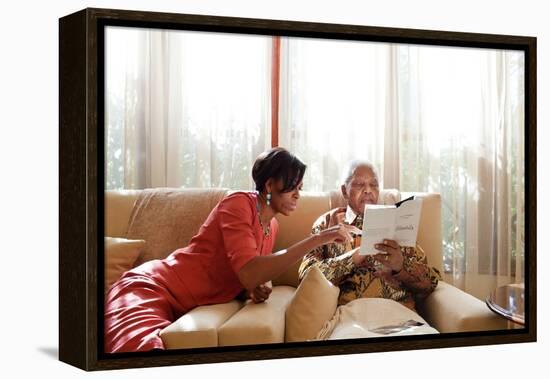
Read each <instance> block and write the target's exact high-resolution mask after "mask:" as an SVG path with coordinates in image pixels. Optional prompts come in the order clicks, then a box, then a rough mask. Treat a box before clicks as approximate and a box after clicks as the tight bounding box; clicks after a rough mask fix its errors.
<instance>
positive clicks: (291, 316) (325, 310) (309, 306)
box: [285, 266, 340, 342]
mask: <svg viewBox="0 0 550 379" xmlns="http://www.w3.org/2000/svg"><path fill="white" fill-rule="evenodd" d="M339 294H340V289H339V288H338V287H336V286H334V285H333V284H332V283H331V282H329V281H328V280H327V279H326V278H325V276H324V275H323V273H322V272H321V270H319V268H318V267H316V266H312V267H311V268H310V269H309V270H308V272H307V273H306V276H305V277H304V279H303V280H302V282H301V283H300V285H299V286H298V288H297V289H296V292H295V293H294V297H293V298H292V300H291V302H290V304H289V305H288V307H287V309H286V314H285V341H286V342H297V341H307V340H312V339H315V337H316V336H317V334H318V333H319V331H320V330H321V328H323V326H324V324H325V323H326V322H327V321H328V320H330V319H331V318H332V316H333V315H334V312H335V311H336V307H337V305H338V295H339Z"/></svg>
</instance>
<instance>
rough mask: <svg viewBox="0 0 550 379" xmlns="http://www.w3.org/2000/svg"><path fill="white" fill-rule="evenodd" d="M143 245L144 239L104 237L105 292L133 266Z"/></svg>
mask: <svg viewBox="0 0 550 379" xmlns="http://www.w3.org/2000/svg"><path fill="white" fill-rule="evenodd" d="M144 247H145V241H144V240H129V239H126V238H113V237H105V292H107V290H108V289H109V288H110V287H111V286H112V285H113V283H114V282H116V281H117V280H118V279H119V278H120V277H121V275H122V274H123V273H124V272H126V271H128V270H130V269H131V268H133V267H134V264H135V262H136V261H137V259H138V258H139V256H140V254H141V252H142V251H143V248H144Z"/></svg>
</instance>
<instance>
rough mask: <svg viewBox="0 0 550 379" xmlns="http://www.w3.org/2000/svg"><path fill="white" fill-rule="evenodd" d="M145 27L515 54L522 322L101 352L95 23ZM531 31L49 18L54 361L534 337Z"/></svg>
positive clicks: (145, 17)
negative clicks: (55, 146)
mask: <svg viewBox="0 0 550 379" xmlns="http://www.w3.org/2000/svg"><path fill="white" fill-rule="evenodd" d="M110 25H113V26H128V27H150V28H162V29H178V30H179V29H183V30H193V31H211V32H222V33H241V34H262V35H281V36H296V37H315V38H327V39H343V40H358V41H378V42H394V43H414V44H422V45H441V46H458V47H479V48H494V49H510V50H521V51H523V52H524V53H525V89H524V90H525V91H524V92H525V261H526V264H525V286H526V287H525V288H526V291H525V311H526V317H525V328H523V329H516V330H514V329H512V330H500V331H487V332H472V333H453V334H441V335H429V336H409V337H401V338H400V337H389V338H388V337H387V338H382V339H370V340H368V341H366V340H363V339H358V340H343V341H320V342H315V343H310V342H308V343H305V342H304V343H283V344H269V345H255V346H234V347H219V348H201V349H186V350H177V351H166V352H150V353H124V354H114V355H109V354H104V353H103V352H102V333H101V331H102V312H101V310H102V307H103V306H102V301H103V287H102V283H103V270H100V269H99V268H101V267H103V266H102V264H103V260H102V259H103V258H102V257H103V254H102V252H103V237H104V232H103V231H104V220H103V217H104V211H103V209H104V184H103V183H104V170H103V167H104V155H103V153H104V146H103V141H104V130H103V120H104V109H103V107H104V105H103V100H104V93H103V91H104V86H103V75H104V72H103V69H104V67H103V64H102V62H103V59H104V51H103V46H104V28H105V26H110ZM536 49H537V41H536V38H534V37H524V36H508V35H490V34H476V33H459V32H447V31H433V30H416V29H399V28H387V27H370V26H359V25H338V24H322V23H311V22H296V21H281V20H267V19H246V18H234V17H218V16H203V15H187V14H174V13H158V12H142V11H127V10H114V9H94V8H87V9H84V10H81V11H79V12H77V13H73V14H71V15H68V16H65V17H63V18H61V19H60V20H59V94H60V95H59V96H60V98H59V131H60V134H59V142H60V144H59V146H60V147H59V169H60V178H59V212H60V225H59V246H60V250H59V359H60V360H61V361H63V362H66V363H69V364H71V365H74V366H76V367H79V368H82V369H84V370H105V369H118V368H136V367H150V366H166V365H181V364H197V363H210V362H229V361H243V360H256V359H274V358H290V357H304V356H320V355H337V354H351V353H366V352H381V351H397V350H410V349H431V348H442V347H458V346H475V345H488V344H503V343H520V342H533V341H536V338H537V331H536V321H537V320H536V319H537V313H536V309H537V307H536V282H537V281H536V187H537V183H536V181H537V178H536V95H537V90H536V71H537V67H536Z"/></svg>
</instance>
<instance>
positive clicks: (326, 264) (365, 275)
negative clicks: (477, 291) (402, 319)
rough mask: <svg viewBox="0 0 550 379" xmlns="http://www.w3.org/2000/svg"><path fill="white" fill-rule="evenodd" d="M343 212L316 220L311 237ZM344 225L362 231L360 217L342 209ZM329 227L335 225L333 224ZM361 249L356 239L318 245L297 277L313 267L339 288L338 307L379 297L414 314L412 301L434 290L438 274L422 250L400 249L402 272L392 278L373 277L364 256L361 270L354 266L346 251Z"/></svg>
mask: <svg viewBox="0 0 550 379" xmlns="http://www.w3.org/2000/svg"><path fill="white" fill-rule="evenodd" d="M343 210H344V208H336V209H333V210H331V211H329V212H327V213H325V214H323V215H322V216H320V217H319V218H318V219H317V220H316V221H315V223H314V224H313V227H312V233H313V234H318V233H320V232H321V231H322V230H324V229H327V228H328V227H329V225H331V218H333V219H335V218H336V214H337V213H338V212H342V211H343ZM345 222H346V223H349V224H351V225H354V226H356V227H357V228H359V229H362V228H363V218H362V216H356V215H355V213H353V211H352V210H351V208H350V207H347V209H346V220H345ZM333 224H334V225H335V224H338V222H335V221H334V220H333ZM359 246H361V239H360V237H357V238H355V239H354V240H353V241H352V242H351V243H347V244H338V243H331V244H327V245H322V246H319V247H317V248H316V249H314V250H312V251H310V252H309V253H308V254H307V255H306V256H304V259H303V261H302V264H301V265H300V269H299V274H300V280H302V279H303V278H304V276H305V274H306V272H307V271H308V269H309V268H310V267H312V266H314V265H316V266H317V267H319V269H320V270H321V272H323V274H324V275H325V277H326V278H327V279H328V280H329V281H331V282H332V283H333V284H334V285H337V286H338V287H339V288H340V296H339V298H338V304H339V305H343V304H346V303H348V302H350V301H352V300H354V299H358V298H361V297H382V298H386V299H392V300H395V301H398V302H400V303H401V304H403V305H405V306H406V307H408V308H410V309H412V310H415V311H416V309H415V299H416V300H420V299H422V298H424V297H426V296H428V295H429V294H430V293H431V292H432V291H433V290H434V289H435V287H436V286H437V283H438V281H439V280H440V279H441V274H440V273H439V271H438V270H437V269H435V268H432V267H429V266H428V264H427V259H426V256H425V254H424V251H423V250H422V248H421V247H420V246H419V245H417V246H416V248H414V247H404V246H402V247H401V253H402V254H403V269H402V270H401V271H400V272H399V273H397V274H395V275H392V274H391V272H386V273H381V274H380V275H379V276H377V275H375V274H374V273H375V271H376V267H375V266H376V265H377V262H376V261H375V260H374V259H373V257H372V256H370V255H369V256H366V258H365V261H364V263H363V264H361V266H355V264H354V263H353V261H352V257H351V255H350V254H346V252H349V251H350V250H352V249H354V248H356V247H359Z"/></svg>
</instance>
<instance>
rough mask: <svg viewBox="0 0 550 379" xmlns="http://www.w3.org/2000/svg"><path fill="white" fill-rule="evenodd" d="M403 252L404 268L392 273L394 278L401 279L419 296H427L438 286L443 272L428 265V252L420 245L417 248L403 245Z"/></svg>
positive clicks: (404, 284) (405, 285)
mask: <svg viewBox="0 0 550 379" xmlns="http://www.w3.org/2000/svg"><path fill="white" fill-rule="evenodd" d="M401 253H402V254H403V269H402V270H401V271H400V272H398V273H397V274H395V275H392V277H393V279H396V280H398V281H400V282H401V284H402V285H403V287H405V288H407V289H409V290H410V291H411V292H412V293H414V295H415V296H416V297H417V298H420V299H422V298H425V297H427V296H428V295H429V294H430V293H432V292H433V290H434V289H435V287H437V283H438V282H439V280H440V279H441V274H440V273H439V271H438V270H437V269H435V268H433V267H430V266H428V260H427V259H426V254H425V253H424V250H422V248H421V247H420V246H419V245H417V246H416V248H414V247H401Z"/></svg>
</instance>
